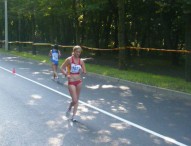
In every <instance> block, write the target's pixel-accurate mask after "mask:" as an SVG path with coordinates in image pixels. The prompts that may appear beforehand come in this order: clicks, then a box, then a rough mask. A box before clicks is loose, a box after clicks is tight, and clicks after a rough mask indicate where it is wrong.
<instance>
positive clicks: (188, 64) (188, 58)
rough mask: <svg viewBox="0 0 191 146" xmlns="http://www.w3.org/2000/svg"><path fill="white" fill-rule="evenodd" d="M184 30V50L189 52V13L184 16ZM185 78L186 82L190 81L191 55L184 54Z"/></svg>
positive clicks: (190, 14)
mask: <svg viewBox="0 0 191 146" xmlns="http://www.w3.org/2000/svg"><path fill="white" fill-rule="evenodd" d="M185 21H186V27H185V28H186V30H185V43H186V49H187V50H190V51H191V37H190V36H191V25H190V24H191V13H188V14H185ZM185 78H186V81H189V82H190V81H191V53H187V54H186V64H185Z"/></svg>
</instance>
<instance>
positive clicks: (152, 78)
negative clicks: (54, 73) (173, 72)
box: [0, 49, 191, 93]
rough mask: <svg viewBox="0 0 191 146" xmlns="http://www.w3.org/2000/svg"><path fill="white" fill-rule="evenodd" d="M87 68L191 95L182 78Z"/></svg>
mask: <svg viewBox="0 0 191 146" xmlns="http://www.w3.org/2000/svg"><path fill="white" fill-rule="evenodd" d="M0 52H1V53H10V54H13V55H16V56H21V57H24V58H30V59H33V60H37V61H40V62H44V63H47V64H50V58H49V57H48V56H43V55H32V54H31V53H26V52H17V51H8V52H6V51H4V50H2V49H0ZM61 61H62V60H61ZM86 68H87V71H88V72H93V73H97V74H101V75H105V76H111V77H115V78H119V79H123V80H128V81H132V82H138V83H143V84H147V85H152V86H156V87H161V88H166V89H171V90H176V91H181V92H185V93H191V82H186V81H185V80H184V79H181V78H174V77H169V76H165V75H156V74H151V73H145V72H141V71H135V70H118V69H117V68H112V67H108V66H102V65H94V64H88V63H86Z"/></svg>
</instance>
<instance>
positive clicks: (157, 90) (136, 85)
mask: <svg viewBox="0 0 191 146" xmlns="http://www.w3.org/2000/svg"><path fill="white" fill-rule="evenodd" d="M87 75H90V76H95V77H97V78H100V79H104V80H109V81H112V82H117V83H122V84H126V85H128V86H130V87H131V88H136V89H139V90H143V91H146V92H153V93H156V94H163V95H166V96H170V97H175V98H176V97H179V98H180V97H181V98H187V99H191V94H189V93H185V92H180V91H176V90H171V89H166V88H161V87H156V86H151V85H146V84H143V83H137V82H131V81H128V80H122V79H119V78H114V77H109V76H104V75H100V74H96V73H91V72H88V73H87Z"/></svg>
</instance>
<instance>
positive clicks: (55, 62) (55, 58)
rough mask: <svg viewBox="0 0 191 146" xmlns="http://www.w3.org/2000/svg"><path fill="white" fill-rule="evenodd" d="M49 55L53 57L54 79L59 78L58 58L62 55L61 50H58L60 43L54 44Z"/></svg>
mask: <svg viewBox="0 0 191 146" xmlns="http://www.w3.org/2000/svg"><path fill="white" fill-rule="evenodd" d="M49 56H50V57H51V62H52V70H53V79H58V73H57V70H58V60H59V57H60V56H61V53H60V51H59V50H58V45H54V46H53V48H52V50H50V52H49Z"/></svg>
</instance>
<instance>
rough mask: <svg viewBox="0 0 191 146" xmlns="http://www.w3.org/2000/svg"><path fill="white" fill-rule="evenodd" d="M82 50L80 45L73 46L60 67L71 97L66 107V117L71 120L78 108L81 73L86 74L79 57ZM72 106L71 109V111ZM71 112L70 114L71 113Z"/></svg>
mask: <svg viewBox="0 0 191 146" xmlns="http://www.w3.org/2000/svg"><path fill="white" fill-rule="evenodd" d="M81 52H82V48H81V47H80V46H74V47H73V51H72V55H71V56H70V57H68V58H66V60H65V61H64V63H63V64H62V65H61V67H60V69H61V72H62V73H63V75H65V76H66V77H67V79H68V90H69V93H70V96H71V97H72V101H71V103H70V105H69V107H68V109H67V112H66V117H68V118H69V119H71V120H72V121H76V120H75V119H74V116H75V115H76V113H77V109H78V100H79V96H80V91H81V87H82V77H81V74H82V73H84V74H86V67H85V63H84V61H83V60H81V59H80V54H81ZM72 107H73V111H72ZM71 112H72V115H71Z"/></svg>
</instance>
